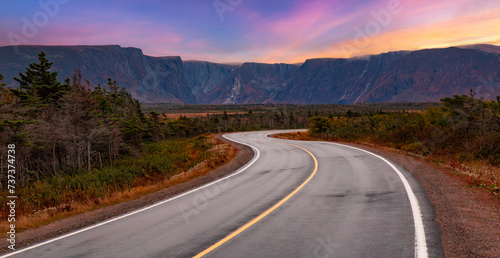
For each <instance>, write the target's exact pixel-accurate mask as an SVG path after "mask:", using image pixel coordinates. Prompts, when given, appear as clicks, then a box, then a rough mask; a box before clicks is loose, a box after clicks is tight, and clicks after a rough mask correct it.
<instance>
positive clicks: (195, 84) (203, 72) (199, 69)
mask: <svg viewBox="0 0 500 258" xmlns="http://www.w3.org/2000/svg"><path fill="white" fill-rule="evenodd" d="M239 67H240V66H238V65H227V64H217V63H211V62H203V61H184V72H185V74H186V78H187V80H188V83H189V85H190V87H191V92H192V93H193V94H194V96H195V97H196V99H197V101H198V102H201V103H210V102H211V101H212V100H211V99H210V98H208V97H207V94H208V93H209V92H211V91H213V90H214V89H215V88H216V87H217V85H219V84H220V83H221V82H222V81H224V79H226V78H227V77H228V75H229V74H231V73H232V72H233V71H234V70H236V69H238V68H239Z"/></svg>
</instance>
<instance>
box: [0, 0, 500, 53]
mask: <svg viewBox="0 0 500 258" xmlns="http://www.w3.org/2000/svg"><path fill="white" fill-rule="evenodd" d="M0 7H1V8H0V46H8V45H20V44H22V45H121V46H122V47H137V48H140V49H142V51H143V52H144V54H146V55H150V56H181V58H182V59H183V60H203V61H212V62H220V63H227V62H263V63H301V62H304V61H305V60H306V59H309V58H322V57H333V58H346V57H353V56H365V55H371V54H379V53H384V52H389V51H398V50H417V49H423V48H437V47H449V46H458V45H470V44H482V43H486V44H494V45H500V15H499V14H500V1H499V0H349V1H346V0H330V1H326V0H324V1H323V0H309V1H307V0H306V1H299V0H272V1H271V0H175V1H173V0H143V1H133V0H119V1H118V0H107V1H100V0H86V1H82V0H36V1H35V0H24V1H7V0H0Z"/></svg>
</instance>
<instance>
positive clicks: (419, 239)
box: [325, 142, 429, 258]
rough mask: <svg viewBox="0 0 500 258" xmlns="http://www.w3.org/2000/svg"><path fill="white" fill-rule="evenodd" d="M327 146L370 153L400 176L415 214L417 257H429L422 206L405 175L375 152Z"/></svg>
mask: <svg viewBox="0 0 500 258" xmlns="http://www.w3.org/2000/svg"><path fill="white" fill-rule="evenodd" d="M325 143H327V144H333V145H338V146H343V147H347V148H351V149H355V150H359V151H362V152H365V153H368V154H370V155H373V156H375V157H377V158H379V159H381V160H383V161H384V162H385V163H387V164H388V165H389V166H390V167H391V168H392V169H393V170H394V171H396V173H397V174H398V176H399V178H400V179H401V181H402V182H403V185H404V187H405V190H406V194H407V195H408V199H409V200H410V206H411V211H412V214H413V224H415V257H418V258H427V257H429V254H428V250H427V242H426V240H425V229H424V223H423V221H422V211H421V210H420V204H419V203H418V199H417V197H416V195H415V193H414V192H413V190H412V188H411V186H410V183H409V182H408V180H407V179H406V177H405V176H404V175H403V173H402V172H401V171H400V170H399V169H398V168H397V167H396V166H394V164H392V163H391V162H389V161H388V160H387V159H386V158H384V157H382V156H380V155H377V154H375V153H373V152H370V151H367V150H363V149H360V148H356V147H353V146H349V145H344V144H339V143H334V142H325Z"/></svg>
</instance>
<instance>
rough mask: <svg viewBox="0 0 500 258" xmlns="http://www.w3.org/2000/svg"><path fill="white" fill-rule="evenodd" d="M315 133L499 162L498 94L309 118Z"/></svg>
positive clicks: (424, 151) (467, 158) (311, 129)
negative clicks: (410, 109) (405, 108)
mask: <svg viewBox="0 0 500 258" xmlns="http://www.w3.org/2000/svg"><path fill="white" fill-rule="evenodd" d="M309 132H310V133H311V134H313V135H316V136H319V137H322V138H326V139H331V140H341V141H367V142H373V143H377V144H382V145H388V146H390V147H395V148H398V149H403V150H406V151H410V152H414V153H417V154H420V155H424V156H431V155H434V156H436V155H437V156H439V155H448V156H452V157H454V158H456V159H457V160H458V161H460V162H461V161H472V160H485V161H487V162H489V163H490V164H491V165H496V166H498V165H500V97H497V99H496V100H484V99H478V98H476V97H475V94H474V93H473V92H471V93H470V94H469V95H455V96H453V97H447V98H443V99H441V105H440V106H439V107H429V108H427V109H426V110H425V111H423V112H375V113H371V114H363V115H360V114H351V115H350V116H348V115H346V116H339V117H336V118H327V117H321V116H315V117H312V118H311V119H310V123H309Z"/></svg>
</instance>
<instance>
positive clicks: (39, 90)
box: [12, 51, 69, 104]
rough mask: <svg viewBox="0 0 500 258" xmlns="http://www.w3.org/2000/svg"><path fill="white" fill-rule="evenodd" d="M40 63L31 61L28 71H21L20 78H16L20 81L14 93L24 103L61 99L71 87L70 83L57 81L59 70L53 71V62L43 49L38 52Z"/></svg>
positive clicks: (49, 101)
mask: <svg viewBox="0 0 500 258" xmlns="http://www.w3.org/2000/svg"><path fill="white" fill-rule="evenodd" d="M38 61H39V63H31V64H30V65H29V67H28V68H26V73H25V74H23V73H19V77H20V78H14V80H15V81H17V82H18V83H19V89H13V90H12V93H14V95H16V96H17V97H19V99H20V100H21V102H22V103H25V104H33V103H36V102H38V100H39V101H41V102H42V103H51V102H53V101H57V100H58V99H60V98H61V97H62V96H63V95H64V93H66V92H67V91H68V89H69V84H68V83H65V84H61V83H59V82H58V81H57V72H51V71H50V69H51V67H52V64H53V63H52V62H49V60H47V58H46V54H45V53H44V52H43V51H42V52H40V54H38Z"/></svg>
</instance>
